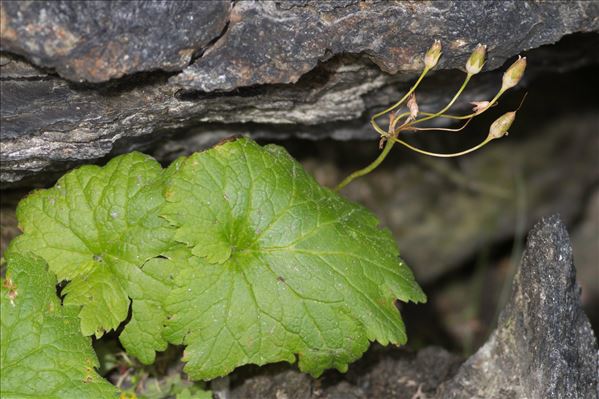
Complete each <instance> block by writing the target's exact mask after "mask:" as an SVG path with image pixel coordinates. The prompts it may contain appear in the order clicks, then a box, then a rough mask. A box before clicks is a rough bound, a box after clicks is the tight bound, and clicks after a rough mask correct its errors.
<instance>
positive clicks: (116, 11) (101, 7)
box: [0, 0, 231, 82]
mask: <svg viewBox="0 0 599 399" xmlns="http://www.w3.org/2000/svg"><path fill="white" fill-rule="evenodd" d="M0 7H1V11H2V12H1V13H0V15H1V18H2V29H1V33H0V34H1V35H2V50H4V51H10V52H12V53H15V54H19V55H23V56H25V57H27V58H28V59H30V60H31V61H33V62H34V63H35V64H37V65H40V66H43V67H48V68H53V69H55V70H56V71H57V72H58V73H59V74H60V76H62V77H65V78H67V79H70V80H73V81H76V82H83V81H87V82H105V81H107V80H109V79H113V78H120V77H121V76H123V75H128V74H132V73H135V72H143V71H153V70H157V69H160V70H163V71H180V70H181V69H183V68H184V67H185V66H187V65H189V63H190V62H191V59H192V57H193V56H194V55H197V54H198V53H199V52H200V51H201V50H203V49H205V48H206V46H207V45H208V44H209V43H210V42H211V41H213V40H215V39H217V38H218V36H219V35H220V34H221V32H222V30H223V28H224V27H225V25H226V24H227V22H228V18H229V9H230V7H231V6H230V2H229V1H226V0H219V1H203V2H196V1H152V2H142V1H137V2H106V1H93V2H87V1H5V2H2V5H1V6H0Z"/></svg>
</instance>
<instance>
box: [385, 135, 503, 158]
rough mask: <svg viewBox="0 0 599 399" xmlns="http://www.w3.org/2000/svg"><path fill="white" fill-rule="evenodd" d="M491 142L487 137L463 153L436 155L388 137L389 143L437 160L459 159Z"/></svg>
mask: <svg viewBox="0 0 599 399" xmlns="http://www.w3.org/2000/svg"><path fill="white" fill-rule="evenodd" d="M491 140H492V138H489V137H487V138H486V139H485V140H484V141H483V142H482V143H480V144H478V145H476V146H474V147H472V148H469V149H467V150H464V151H461V152H454V153H451V154H439V153H436V152H429V151H424V150H421V149H420V148H416V147H414V146H412V145H411V144H408V143H406V142H405V141H402V140H400V139H398V138H395V137H390V138H389V141H393V142H395V143H399V144H401V145H403V146H405V147H408V148H409V149H410V150H412V151H416V152H418V153H420V154H424V155H430V156H431V157H438V158H453V157H459V156H461V155H466V154H469V153H471V152H473V151H476V150H478V149H479V148H481V147H484V146H485V145H486V144H487V143H488V142H489V141H491Z"/></svg>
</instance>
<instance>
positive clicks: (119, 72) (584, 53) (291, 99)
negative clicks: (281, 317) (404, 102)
mask: <svg viewBox="0 0 599 399" xmlns="http://www.w3.org/2000/svg"><path fill="white" fill-rule="evenodd" d="M108 4H109V3H105V2H96V3H88V2H85V3H78V2H67V1H63V2H3V3H2V7H3V8H2V13H1V15H2V18H3V19H2V46H3V47H2V49H3V50H5V52H3V55H2V56H1V57H0V65H1V66H2V68H1V76H0V79H1V80H2V85H1V87H0V89H1V104H0V105H1V108H2V110H1V115H0V120H1V122H2V123H1V128H0V138H1V141H2V143H1V147H0V160H1V161H2V162H1V165H0V182H2V183H3V186H4V187H8V186H16V185H21V186H31V185H33V184H40V183H41V184H44V183H46V182H48V181H49V180H52V179H53V178H55V177H56V176H57V175H58V174H60V173H61V172H63V171H64V170H66V169H68V168H70V167H72V166H73V165H76V164H80V163H86V162H93V161H97V160H100V159H101V158H103V157H106V156H112V155H114V154H116V153H121V152H125V151H129V150H131V149H133V148H139V147H143V146H145V147H147V146H149V145H151V144H152V143H157V142H161V141H163V140H165V139H166V138H170V137H173V136H176V135H177V134H180V133H182V132H190V131H196V132H198V133H202V135H203V137H205V140H204V142H209V141H212V142H214V141H217V140H218V137H216V136H217V135H216V134H214V133H213V132H214V131H217V130H218V131H220V132H221V133H223V134H227V135H231V134H240V133H246V132H248V131H250V132H251V133H252V134H253V135H254V136H255V137H269V138H283V137H285V136H295V137H305V138H312V139H321V138H324V137H333V138H336V139H350V138H371V137H373V133H372V131H371V130H370V129H368V128H367V125H366V122H365V121H366V116H367V115H368V114H370V113H371V111H372V110H373V109H377V108H378V107H381V106H383V105H387V104H389V103H391V102H392V101H394V100H395V99H397V98H398V97H399V95H400V94H401V93H402V92H403V91H404V90H405V89H406V88H407V87H409V80H410V79H412V78H413V77H414V76H415V74H416V73H417V69H418V68H419V67H420V66H421V56H422V54H423V52H424V51H425V50H426V49H427V48H428V47H429V46H430V43H431V42H432V39H433V38H443V41H444V42H445V54H444V57H443V58H442V61H441V64H440V66H439V69H440V70H441V71H439V72H438V73H436V74H433V75H432V76H431V78H430V80H429V82H428V83H427V84H426V85H423V87H422V90H421V91H420V92H419V94H422V96H421V97H420V98H422V99H423V100H422V103H421V106H422V107H425V108H438V107H440V106H442V105H443V104H444V103H445V102H446V101H447V100H448V98H450V97H451V95H452V92H453V91H454V90H455V87H456V86H457V85H458V84H459V81H460V80H461V79H462V78H463V76H461V75H460V74H459V73H457V72H456V71H448V69H453V68H458V67H462V65H463V64H464V61H465V59H466V58H467V56H468V54H469V52H470V51H471V50H472V48H473V47H474V46H475V45H476V43H478V42H486V43H487V44H488V45H489V55H490V59H489V62H488V64H487V65H488V67H490V68H496V67H498V66H499V65H501V64H502V63H504V62H505V61H506V60H507V59H508V58H509V57H512V56H515V55H516V54H518V53H520V52H521V51H522V50H526V49H529V48H532V47H537V46H539V45H542V44H545V43H552V42H555V41H557V40H558V39H559V38H560V37H562V36H563V35H566V34H568V33H571V32H585V31H596V30H598V29H599V18H597V17H598V16H599V5H598V4H597V3H595V2H586V1H579V2H575V3H569V4H566V3H561V2H546V3H537V2H532V1H530V2H521V1H516V0H513V1H490V2H485V3H484V4H481V3H480V2H474V1H473V2H467V1H456V2H399V3H389V2H373V3H364V2H357V1H341V2H335V3H323V2H318V1H314V2H306V1H300V2H293V3H285V2H283V3H276V2H263V3H254V2H239V3H234V4H233V5H232V6H231V5H230V4H229V3H228V2H226V3H223V2H210V3H206V2H202V3H198V2H152V3H151V4H149V5H147V4H146V3H143V4H146V5H144V6H143V7H142V6H141V2H139V3H137V2H132V3H118V4H113V3H110V4H109V5H108ZM231 7H232V8H231ZM230 8H231V9H230ZM183 11H184V12H183ZM183 14H185V16H186V17H185V18H183V17H182V16H181V15H183ZM191 17H193V21H192V20H191ZM96 18H100V20H102V21H108V20H109V22H105V23H104V22H103V25H102V26H104V27H105V29H100V27H99V25H98V24H96V22H95V20H96ZM435 18H436V19H435ZM227 23H228V28H226V27H225V26H227ZM267 26H268V27H269V28H268V29H267V28H266V27H267ZM507 26H509V28H506V27H507ZM174 27H176V28H174ZM222 32H224V33H222ZM290 35H291V36H290ZM292 39H293V40H292ZM265 43H268V45H264V44H265ZM597 43H599V39H598V35H596V34H590V36H587V37H584V38H577V39H576V40H574V46H567V47H566V49H564V48H557V49H554V50H555V51H553V52H552V51H549V52H547V51H545V50H543V49H539V50H541V53H540V54H538V56H536V57H532V55H531V58H530V60H531V63H530V65H531V68H529V69H530V73H529V74H528V75H527V76H529V77H532V76H534V73H535V72H534V71H535V69H536V71H537V72H542V71H543V70H546V69H550V70H553V71H556V70H561V69H563V68H572V67H576V66H579V65H581V64H589V63H596V62H597V59H598V58H599V54H597V52H595V51H592V49H593V48H596V46H597ZM535 51H536V50H535ZM14 54H20V55H21V56H23V57H24V58H20V57H16V56H15V55H14ZM127 56H128V58H127ZM194 56H195V57H196V59H195V61H194V62H193V64H192V65H189V66H186V65H187V64H189V62H191V59H192V58H193V57H194ZM534 59H536V61H533V60H534ZM26 60H29V61H31V62H33V63H37V64H38V65H41V66H43V67H46V68H51V69H50V70H48V69H40V68H36V67H32V66H31V65H30V64H29V63H28V62H27V61H26ZM75 61H77V62H75ZM92 61H93V62H92ZM535 62H536V67H534V65H535ZM53 70H54V71H56V72H57V73H58V74H59V75H60V76H57V75H56V73H54V72H53ZM155 70H163V71H170V72H159V71H157V72H151V71H155ZM179 70H182V72H180V73H178V72H177V71H179ZM123 75H126V76H125V77H123V78H121V79H118V80H114V79H113V80H110V81H108V82H104V83H102V84H89V83H86V84H81V83H73V82H70V81H67V80H65V79H63V78H62V77H65V78H68V79H71V80H75V81H77V82H79V81H81V80H84V81H87V82H101V81H106V80H107V79H110V78H116V77H118V76H123ZM61 76H62V77H61ZM498 84H499V74H498V72H489V73H486V74H481V75H480V76H478V77H477V79H476V81H475V82H474V83H473V84H472V89H471V90H469V92H468V93H467V95H466V96H465V98H464V100H465V101H470V100H481V99H488V98H489V97H490V96H492V95H493V93H494V92H495V91H496V90H497V87H498ZM223 90H225V91H227V92H223ZM53 172H54V174H52V173H53Z"/></svg>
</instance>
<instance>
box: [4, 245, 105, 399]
mask: <svg viewBox="0 0 599 399" xmlns="http://www.w3.org/2000/svg"><path fill="white" fill-rule="evenodd" d="M55 287H56V278H55V277H54V275H53V274H51V273H49V272H48V269H47V266H46V263H45V262H44V261H43V260H42V259H40V258H31V257H24V256H21V255H17V254H14V255H12V256H10V257H9V258H8V271H7V277H6V279H5V280H4V283H3V285H2V288H1V295H0V308H1V310H2V311H1V313H0V327H1V328H0V375H1V376H2V383H1V384H0V397H2V398H5V399H9V398H15V399H16V398H18V399H21V398H44V399H63V398H79V399H85V398H90V399H97V398H113V397H116V396H117V391H116V389H115V387H114V386H113V385H111V384H110V383H109V382H108V381H106V380H104V379H102V377H100V376H99V375H98V374H97V373H96V371H95V368H96V367H98V359H97V358H96V355H95V353H94V351H93V348H92V345H91V340H90V338H88V337H83V336H82V335H81V332H80V331H79V319H78V317H77V312H78V309H77V307H73V306H62V305H61V304H60V300H59V299H58V297H57V296H56V288H55Z"/></svg>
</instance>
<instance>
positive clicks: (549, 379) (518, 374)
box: [437, 216, 599, 399]
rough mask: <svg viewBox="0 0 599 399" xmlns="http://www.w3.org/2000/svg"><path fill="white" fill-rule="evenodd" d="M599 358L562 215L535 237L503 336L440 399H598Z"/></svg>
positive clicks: (504, 316) (500, 330)
mask: <svg viewBox="0 0 599 399" xmlns="http://www.w3.org/2000/svg"><path fill="white" fill-rule="evenodd" d="M598 366H599V352H598V347H597V340H596V339H595V337H594V336H593V331H592V329H591V326H590V323H589V321H588V319H587V317H586V315H585V314H584V312H583V311H582V308H581V304H580V287H579V286H578V284H577V283H576V271H575V268H574V264H573V260H572V247H571V245H570V241H569V238H568V233H567V231H566V228H565V226H564V225H563V223H562V222H561V220H560V218H559V217H558V216H552V217H548V218H545V219H542V220H541V221H540V222H539V223H537V224H536V225H535V227H534V228H533V229H532V231H531V232H530V233H529V235H528V242H527V245H526V251H525V253H524V256H523V259H522V263H521V265H520V268H519V270H518V273H517V274H516V277H515V279H514V283H513V291H512V296H511V298H510V301H509V302H508V304H507V306H506V307H505V309H504V310H503V312H502V313H501V315H500V318H499V323H498V327H497V330H496V331H495V332H494V333H493V334H492V335H491V337H490V338H489V341H488V342H487V343H486V344H485V345H483V347H482V348H480V349H479V350H478V352H477V353H476V354H474V355H473V356H472V357H470V358H469V359H468V360H467V361H466V362H465V363H464V364H463V365H462V366H461V368H460V370H459V371H458V373H457V375H456V376H455V377H454V378H452V379H451V380H449V381H447V382H445V383H444V384H443V385H442V386H441V387H440V388H439V390H438V392H437V397H439V398H464V397H468V398H496V399H502V398H506V399H507V398H531V399H536V398H539V399H541V398H542V399H551V398H568V399H569V398H572V399H574V398H580V399H582V398H589V399H590V398H597V397H599V385H598V384H599V368H598Z"/></svg>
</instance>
